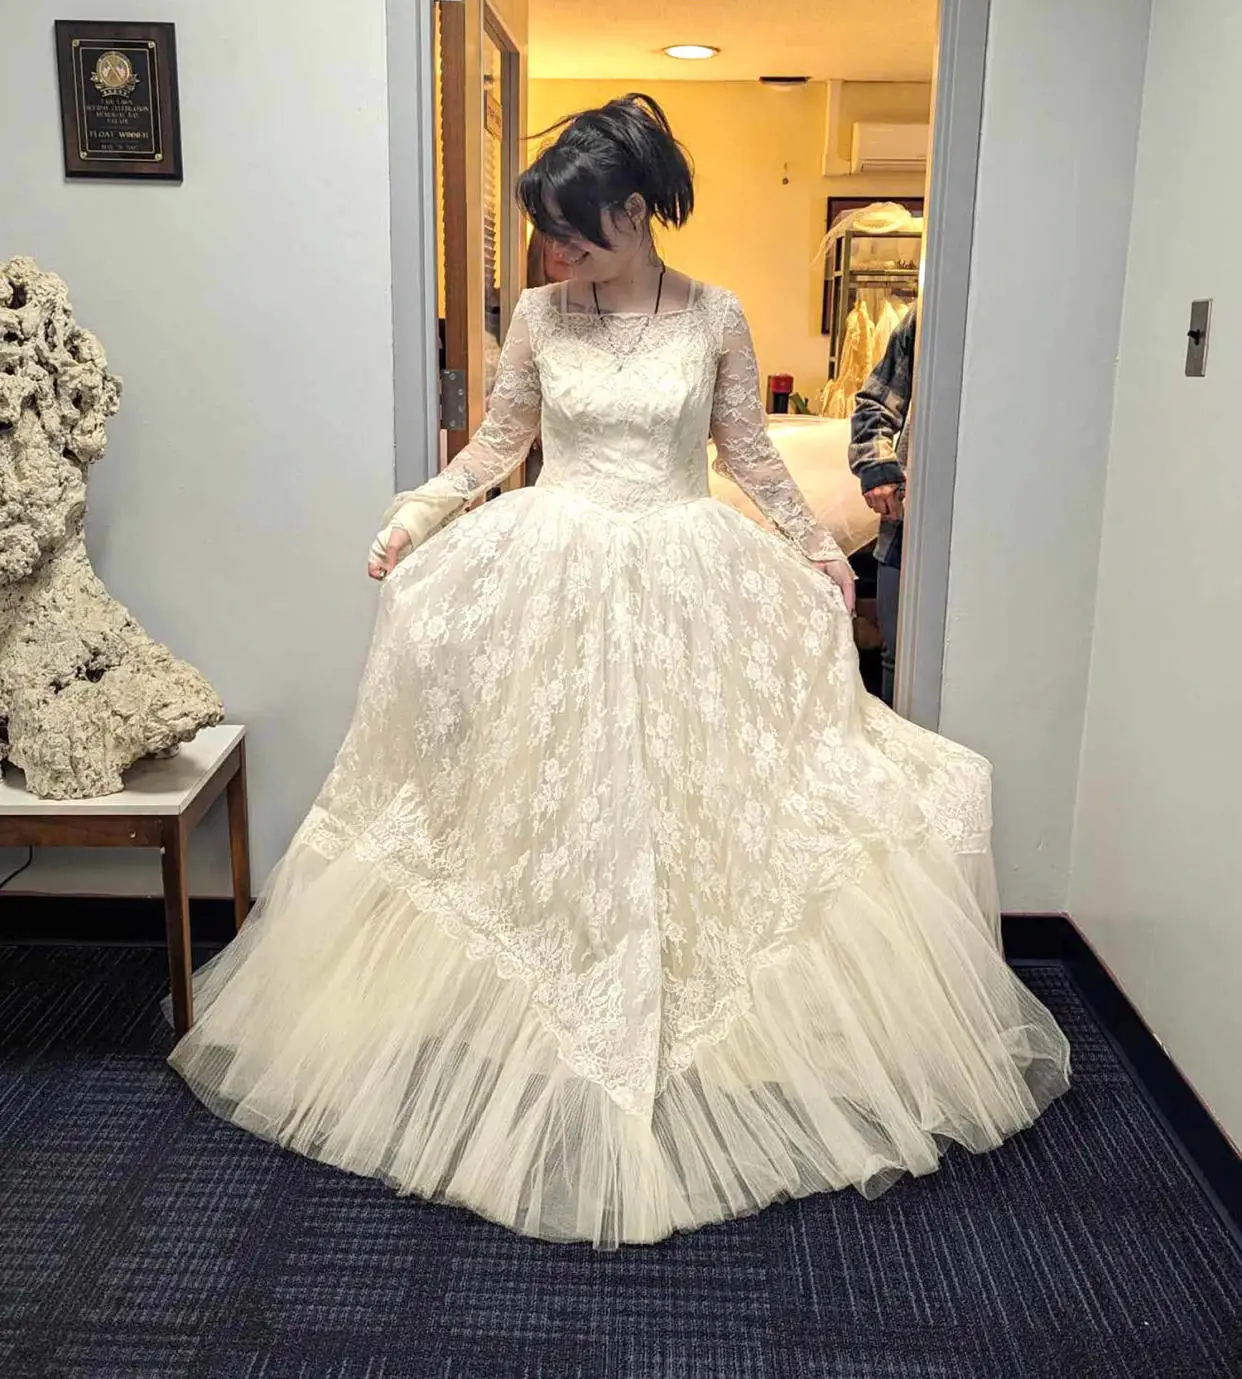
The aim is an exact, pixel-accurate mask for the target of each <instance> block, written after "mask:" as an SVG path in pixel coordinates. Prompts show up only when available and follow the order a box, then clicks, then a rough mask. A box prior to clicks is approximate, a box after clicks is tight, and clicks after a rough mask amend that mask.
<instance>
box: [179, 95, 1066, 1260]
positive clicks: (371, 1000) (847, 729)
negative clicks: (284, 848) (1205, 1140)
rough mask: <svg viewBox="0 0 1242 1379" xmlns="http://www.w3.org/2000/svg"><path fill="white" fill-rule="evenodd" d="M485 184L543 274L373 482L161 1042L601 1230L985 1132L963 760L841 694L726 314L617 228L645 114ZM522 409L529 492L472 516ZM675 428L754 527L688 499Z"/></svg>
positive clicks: (819, 1187) (675, 198) (374, 1168)
mask: <svg viewBox="0 0 1242 1379" xmlns="http://www.w3.org/2000/svg"><path fill="white" fill-rule="evenodd" d="M520 195H521V200H522V203H523V207H524V209H525V210H526V212H527V214H528V215H529V216H530V218H531V219H532V220H533V221H534V223H535V225H536V226H537V227H538V228H539V229H540V230H542V231H543V232H544V233H546V234H547V235H549V236H550V237H551V239H552V240H553V242H554V244H555V245H556V246H557V253H558V255H559V258H560V261H561V267H563V268H564V269H565V270H566V272H567V273H568V281H566V282H563V283H559V284H557V285H554V286H550V287H544V288H539V289H537V290H534V291H528V292H526V293H525V294H523V296H522V298H521V300H520V302H519V304H518V306H517V309H516V312H515V314H514V318H513V321H512V324H511V327H510V329H509V332H508V336H507V339H506V341H505V345H504V350H503V356H502V359H501V362H500V367H499V370H498V373H497V377H496V382H495V387H494V390H493V393H492V398H491V410H490V413H489V415H488V417H487V419H486V421H485V422H484V423H483V425H482V426H481V428H480V429H479V431H478V433H477V434H476V435H475V437H474V438H473V440H472V441H471V443H470V444H469V445H468V446H467V447H466V448H465V449H464V450H463V451H462V453H461V454H460V455H458V456H457V458H456V459H455V460H454V461H453V462H452V464H450V465H449V466H448V468H447V469H445V470H444V471H443V472H442V473H441V474H439V475H438V476H437V477H436V478H435V479H433V480H431V482H429V483H427V484H426V485H424V486H423V487H422V488H420V489H418V490H416V491H415V492H413V493H411V494H405V495H401V496H400V497H399V498H398V500H397V502H396V503H395V504H394V508H393V511H392V512H391V514H390V516H389V518H388V526H387V527H386V528H385V529H384V531H383V532H382V533H381V535H380V537H379V538H378V540H377V544H376V546H375V547H374V548H373V551H372V556H371V566H370V569H371V573H372V575H373V576H375V577H377V578H382V581H383V582H382V586H381V591H380V607H379V612H378V616H377V621H376V627H375V633H374V641H373V645H372V649H371V653H370V657H369V661H368V664H367V667H366V670H365V673H364V675H363V680H362V684H361V688H360V693H359V698H358V703H357V708H356V711H355V716H354V719H353V722H352V724H351V725H350V728H349V730H348V734H347V736H346V738H345V741H344V744H343V745H342V747H341V749H340V752H339V755H338V756H337V759H336V762H335V764H334V766H333V768H332V772H331V774H330V776H329V777H328V780H327V781H326V783H325V784H324V786H323V789H322V792H321V793H320V795H319V797H318V799H317V800H316V802H315V804H314V807H313V808H312V810H311V812H310V814H309V816H308V817H307V819H306V820H305V822H304V823H303V824H302V826H301V828H300V829H299V830H298V833H297V835H296V837H295V838H294V840H293V843H292V845H291V846H290V849H289V851H288V853H287V854H286V856H285V857H284V859H283V860H282V861H281V863H280V864H279V866H278V867H277V869H276V871H275V873H274V874H273V876H272V878H271V879H270V881H269V882H268V884H267V885H266V887H265V889H264V893H263V895H262V898H261V900H260V903H259V906H258V909H257V910H256V912H255V913H254V914H253V915H252V917H251V919H250V920H249V922H248V923H247V924H246V926H245V928H244V929H243V930H242V932H241V934H240V935H239V936H238V938H237V939H236V940H235V941H234V942H233V944H232V945H231V946H230V947H229V948H227V949H226V950H225V951H224V952H223V953H221V954H219V955H218V956H217V957H215V958H214V959H213V960H212V961H211V962H210V963H209V964H207V966H205V967H204V968H203V969H201V970H200V972H199V973H198V974H197V977H196V981H195V1000H196V1004H197V1009H198V1020H197V1023H196V1024H195V1026H194V1027H193V1028H192V1029H191V1031H190V1032H189V1033H188V1034H187V1035H186V1036H185V1037H184V1038H182V1039H181V1041H180V1042H179V1043H178V1044H177V1046H176V1048H175V1049H174V1051H173V1053H172V1055H171V1059H170V1061H171V1063H172V1065H173V1066H174V1067H175V1068H176V1069H177V1070H178V1071H179V1072H180V1073H181V1075H182V1076H183V1077H184V1078H185V1079H186V1081H187V1082H188V1084H189V1085H190V1087H191V1088H192V1089H193V1090H194V1092H195V1093H196V1094H197V1095H198V1096H199V1097H200V1098H202V1100H203V1101H204V1102H205V1103H206V1104H207V1105H208V1106H209V1107H210V1108H211V1109H212V1110H213V1111H215V1112H217V1113H218V1114H219V1115H221V1116H224V1117H227V1118H228V1119H229V1120H231V1121H233V1122H234V1123H236V1124H237V1125H239V1126H242V1127H244V1128H245V1129H247V1130H250V1131H252V1132H254V1133H256V1134H258V1135H261V1136H264V1137H266V1138H268V1139H270V1140H273V1141H275V1142H277V1143H279V1144H281V1145H284V1146H286V1147H288V1148H289V1149H292V1150H296V1151H297V1152H299V1153H302V1154H305V1155H309V1156H312V1157H314V1158H316V1159H319V1160H322V1161H324V1162H326V1163H329V1164H335V1165H338V1166H339V1167H341V1168H343V1169H348V1170H350V1171H352V1172H354V1173H359V1174H369V1175H373V1176H375V1177H377V1178H381V1179H383V1180H384V1181H386V1182H387V1183H389V1184H391V1185H392V1186H393V1187H395V1188H396V1190H397V1191H398V1192H400V1193H414V1194H418V1195H419V1196H421V1197H423V1198H427V1199H432V1200H437V1201H444V1202H452V1203H457V1204H461V1205H464V1206H467V1207H470V1208H472V1209H473V1210H474V1211H475V1212H477V1213H480V1214H482V1215H484V1216H486V1217H488V1218H491V1219H492V1220H494V1221H497V1222H501V1223H503V1224H504V1225H506V1226H508V1227H511V1228H513V1229H514V1230H517V1231H520V1232H523V1233H526V1234H530V1235H535V1236H540V1237H543V1238H545V1239H554V1240H584V1241H590V1242H593V1243H594V1244H596V1245H602V1246H613V1245H617V1244H619V1243H627V1242H648V1241H655V1240H658V1239H660V1238H662V1237H664V1236H666V1235H668V1234H669V1233H671V1232H672V1231H674V1230H679V1229H687V1228H692V1227H696V1226H699V1225H702V1224H703V1223H706V1222H709V1221H717V1220H721V1219H724V1218H728V1217H733V1216H736V1215H739V1214H741V1213H746V1212H750V1211H754V1210H757V1209H759V1208H761V1207H763V1206H764V1205H766V1204H767V1203H770V1202H773V1201H776V1200H778V1199H783V1198H787V1197H790V1196H796V1195H802V1194H808V1193H815V1192H822V1191H827V1190H831V1189H836V1188H843V1187H847V1186H853V1187H855V1188H857V1189H859V1190H861V1191H862V1192H863V1193H865V1194H867V1195H868V1196H872V1195H875V1194H877V1193H878V1192H880V1191H881V1190H883V1189H884V1188H885V1187H887V1186H889V1185H890V1184H891V1183H892V1182H893V1181H894V1180H895V1179H897V1178H898V1177H900V1176H901V1175H902V1174H905V1173H911V1174H923V1173H928V1172H931V1171H932V1170H933V1169H935V1168H936V1166H937V1163H938V1158H939V1155H940V1153H941V1152H942V1151H943V1150H944V1148H945V1147H946V1146H947V1145H948V1144H950V1143H952V1142H956V1143H958V1144H960V1145H964V1146H965V1147H966V1148H968V1149H970V1150H974V1151H983V1150H989V1149H992V1148H994V1147H996V1146H998V1145H999V1144H1001V1142H1002V1141H1003V1140H1004V1139H1005V1138H1006V1137H1007V1136H1010V1135H1012V1134H1014V1133H1015V1132H1017V1131H1019V1130H1021V1129H1023V1128H1024V1127H1027V1126H1029V1125H1030V1124H1031V1123H1032V1122H1033V1121H1034V1120H1035V1119H1036V1117H1037V1116H1038V1115H1039V1113H1040V1111H1041V1110H1042V1109H1043V1107H1044V1106H1046V1105H1047V1103H1048V1102H1049V1101H1050V1100H1051V1099H1052V1098H1053V1097H1055V1096H1056V1095H1058V1094H1059V1093H1060V1092H1061V1091H1063V1090H1064V1088H1065V1086H1066V1085H1067V1077H1068V1071H1069V1056H1068V1049H1067V1045H1066V1041H1065V1039H1064V1037H1063V1035H1062V1034H1061V1032H1060V1030H1059V1029H1058V1028H1057V1026H1056V1024H1055V1023H1054V1021H1053V1019H1052V1017H1051V1016H1050V1015H1049V1013H1048V1012H1047V1011H1046V1010H1045V1009H1044V1007H1043V1006H1042V1005H1040V1004H1039V1003H1038V1002H1037V1001H1036V1000H1035V999H1034V998H1033V997H1032V996H1031V995H1030V994H1029V993H1028V992H1027V991H1026V989H1025V988H1024V987H1023V986H1022V985H1021V984H1020V983H1019V982H1018V981H1017V979H1016V978H1015V977H1014V976H1013V975H1012V973H1011V972H1010V971H1009V969H1008V968H1007V967H1006V965H1005V963H1004V961H1003V958H1002V955H1001V952H1000V946H999V941H998V927H997V914H996V900H995V896H994V882H993V872H992V865H991V860H990V856H989V831H990V814H989V809H990V786H989V768H988V765H987V763H986V762H984V761H983V760H982V759H980V758H979V757H978V756H976V755H974V754H973V753H972V752H970V751H968V750H966V749H964V748H962V747H959V746H956V745H954V744H952V743H950V742H946V741H944V740H943V739H941V738H938V737H936V736H934V735H932V734H930V733H928V732H925V731H923V730H921V729H919V728H917V727H914V726H913V725H911V724H909V723H907V722H905V721H903V720H902V719H900V718H897V717H896V716H894V715H893V714H892V713H890V712H889V711H888V710H887V709H886V708H884V706H883V705H881V704H880V703H879V702H878V701H876V700H874V699H871V698H869V697H868V696H867V694H866V693H865V692H864V690H863V687H862V683H861V681H860V679H859V675H858V668H857V660H856V655H855V651H854V648H853V642H852V636H851V618H850V608H851V602H852V597H853V594H852V582H851V576H850V570H849V566H848V564H847V563H846V562H845V561H844V559H843V558H842V557H841V554H840V551H839V550H838V549H837V548H836V546H835V544H834V542H833V540H832V537H831V536H830V535H829V534H828V533H827V532H826V531H825V530H823V529H822V528H821V527H819V526H818V525H817V523H816V521H815V519H814V517H813V516H812V515H811V513H810V512H809V510H808V509H807V507H806V505H805V503H804V501H803V500H802V497H801V495H800V494H799V492H798V491H797V489H796V488H795V487H794V485H793V483H792V482H791V480H790V479H789V476H788V473H787V472H786V471H785V469H784V467H783V465H782V464H781V462H780V459H779V457H778V455H777V454H776V451H775V449H774V447H773V446H772V444H771V443H770V442H769V440H768V439H767V436H766V433H765V419H764V413H763V409H762V405H761V402H760V397H759V387H758V378H757V367H756V361H755V355H754V351H753V349H752V346H751V340H750V334H749V331H748V329H747V325H746V321H745V318H744V316H743V314H742V310H741V307H740V306H739V304H738V302H737V299H736V298H735V297H733V296H732V295H731V294H730V293H729V292H727V291H724V290H722V289H720V288H717V287H709V286H706V285H703V284H700V283H697V282H694V281H692V280H690V279H688V278H686V277H684V276H682V275H681V274H678V273H675V272H672V271H666V270H665V268H664V265H663V264H662V263H661V262H660V260H659V259H658V257H657V256H656V254H655V252H654V249H653V245H652V239H651V225H652V222H653V220H654V221H656V222H659V223H663V224H667V225H680V224H682V223H683V222H684V220H685V219H686V217H687V216H688V215H689V214H690V210H691V207H692V203H693V192H692V184H691V177H690V172H689V168H688V165H687V163H686V160H685V158H684V155H683V154H682V152H681V150H680V149H679V147H678V146H677V144H676V142H675V141H674V139H673V137H672V134H671V132H670V130H669V128H668V125H667V122H666V120H665V119H664V116H663V114H662V112H661V111H660V110H659V108H658V106H656V105H655V104H654V102H652V101H650V100H649V99H647V98H645V97H640V96H637V97H628V98H626V99H625V100H621V101H615V102H612V103H611V104H609V105H608V106H606V107H604V108H603V109H601V110H598V111H593V112H588V113H587V114H584V115H582V116H579V117H577V118H576V119H574V120H573V121H572V122H569V123H568V124H567V125H566V126H565V127H564V128H563V130H562V132H561V133H560V136H559V138H558V139H557V141H556V142H555V143H554V144H553V145H552V146H551V147H550V148H548V149H546V150H545V151H544V152H543V153H542V154H541V155H540V156H539V158H538V159H537V161H536V162H535V163H534V164H533V166H532V167H531V169H530V170H529V171H528V172H527V173H526V174H525V175H524V176H523V179H522V182H521V191H520ZM540 430H542V439H543V448H544V468H543V472H542V474H541V476H540V479H539V482H538V484H537V485H536V486H534V487H533V488H524V489H518V490H516V491H514V492H509V493H505V494H503V495H502V496H500V497H499V498H497V499H495V500H494V501H491V502H488V503H484V504H482V505H481V506H475V507H473V508H470V507H469V505H470V504H471V503H472V501H473V500H474V499H476V498H478V497H479V496H480V495H482V494H484V493H485V492H487V491H488V490H490V489H492V488H493V487H494V486H496V485H497V484H498V483H500V481H501V480H502V479H503V478H504V477H505V476H506V475H507V474H509V473H510V472H511V471H512V470H513V469H514V468H515V467H516V466H517V465H518V464H519V463H520V462H521V460H522V458H523V456H524V454H525V453H526V450H527V448H528V446H529V445H530V443H531V441H532V438H533V437H534V436H535V435H536V433H537V432H539V431H540ZM709 435H710V437H711V439H713V440H714V442H715V445H716V449H717V453H718V457H719V458H718V464H719V465H721V466H723V468H724V469H725V470H726V471H727V472H728V473H729V475H730V476H732V478H733V479H734V480H735V482H736V483H737V484H739V485H740V486H741V487H742V488H743V489H744V490H745V491H746V493H747V494H748V495H750V497H751V498H752V499H753V501H754V502H755V504H756V505H757V506H758V507H759V508H760V509H761V510H762V511H763V512H764V513H765V514H766V515H767V517H768V518H769V519H770V520H771V522H772V523H773V525H774V526H775V527H776V529H777V531H778V533H779V535H774V534H772V533H769V532H766V531H764V530H762V529H761V528H760V527H759V526H757V525H756V524H755V523H753V522H751V521H749V520H748V519H747V518H745V517H743V516H741V515H740V514H739V513H737V512H735V511H734V510H732V509H731V508H729V507H728V506H726V505H724V504H723V503H720V502H717V501H716V500H714V499H712V498H711V497H710V496H709V494H708V477H707V461H706V453H707V442H708V439H709Z"/></svg>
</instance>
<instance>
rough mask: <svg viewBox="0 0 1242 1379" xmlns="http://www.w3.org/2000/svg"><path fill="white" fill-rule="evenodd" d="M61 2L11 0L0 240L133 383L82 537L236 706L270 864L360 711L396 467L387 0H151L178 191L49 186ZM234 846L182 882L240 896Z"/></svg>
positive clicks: (212, 847)
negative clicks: (177, 80)
mask: <svg viewBox="0 0 1242 1379" xmlns="http://www.w3.org/2000/svg"><path fill="white" fill-rule="evenodd" d="M69 12H71V13H72V16H73V17H75V18H82V19H89V18H115V17H116V6H115V5H113V4H105V3H103V2H102V0H81V3H78V4H75V5H73V6H72V7H71V11H69ZM69 12H67V11H66V10H65V7H64V6H57V5H53V4H51V3H49V0H21V3H20V4H16V3H15V4H10V5H6V6H5V12H4V51H5V58H6V62H5V68H6V76H5V79H4V81H3V82H0V166H3V169H4V192H3V198H2V199H0V257H8V256H9V255H11V254H14V253H27V254H31V255H33V256H34V257H35V258H36V259H37V260H38V261H39V262H40V264H41V265H42V266H43V267H44V268H47V269H50V270H52V271H55V272H57V273H59V274H60V275H61V276H62V277H63V278H64V279H65V280H66V281H67V282H68V284H69V287H70V292H71V296H72V299H73V302H74V306H75V308H76V311H77V316H78V319H79V321H80V322H81V323H82V324H83V325H85V326H87V327H89V328H90V329H92V330H94V331H95V332H96V333H97V334H98V335H99V336H100V338H101V339H102V340H103V343H104V346H105V348H106V349H107V351H108V356H109V359H110V361H111V363H112V365H113V367H114V368H115V369H116V370H117V371H118V372H119V373H120V374H121V375H122V376H123V378H124V380H125V396H124V400H123V405H122V410H121V412H120V414H119V415H118V416H117V417H116V418H115V419H114V421H113V422H112V424H111V426H110V428H109V435H110V445H109V450H108V453H107V455H106V456H105V457H104V459H103V460H102V461H101V462H100V464H99V466H98V468H97V469H96V470H95V473H94V476H93V478H92V481H91V489H90V502H91V510H90V517H89V523H88V534H89V540H90V545H91V549H92V553H93V555H94V558H95V560H96V562H97V566H98V569H99V572H100V574H101V575H102V576H103V578H104V580H105V581H106V583H107V585H108V587H109V589H110V590H111V592H112V593H113V594H114V595H115V596H116V597H118V598H120V599H121V600H123V601H124V602H125V603H127V604H128V605H129V606H130V607H131V608H132V609H133V611H134V613H135V614H136V616H137V617H138V618H139V619H140V620H141V621H142V622H143V623H144V625H145V626H146V627H147V628H148V630H149V631H150V632H151V633H152V634H154V635H155V636H156V637H159V638H161V639H164V640H166V641H167V642H168V643H169V644H170V645H171V646H172V647H173V648H174V649H175V650H176V651H177V652H178V653H180V654H182V655H184V656H185V657H187V658H188V659H189V660H191V661H193V662H194V663H195V664H196V665H197V666H198V667H199V668H200V669H201V670H203V671H204V672H205V673H206V674H207V675H208V676H209V677H210V678H211V680H212V681H213V683H214V684H215V685H216V687H217V688H218V689H219V691H220V692H221V694H222V695H223V697H224V700H225V704H226V706H227V709H228V714H229V718H230V719H231V720H232V721H240V722H244V723H246V724H248V725H249V726H250V729H251V732H252V734H253V736H252V750H251V790H252V810H253V829H254V846H255V864H256V871H257V873H258V875H259V876H262V875H263V874H264V873H265V872H266V870H267V869H268V868H269V867H270V866H271V865H272V863H273V862H274V861H275V860H276V858H277V857H278V856H279V853H280V851H281V850H282V849H283V847H284V846H285V844H286V843H287V841H288V838H289V835H290V833H291V832H292V829H293V828H294V826H295V825H296V823H297V821H298V819H299V818H300V817H301V815H302V813H303V812H304V810H305V808H306V806H307V804H308V803H309V801H310V799H311V797H312V795H313V792H314V790H315V788H316V787H317V785H318V784H319V782H320V781H321V780H322V778H323V775H324V774H325V772H326V770H327V768H328V766H329V764H330V762H331V758H332V754H333V752H334V751H335V748H336V746H337V744H338V743H339V741H340V737H341V734H342V732H343V731H344V728H345V725H346V723H347V721H348V716H349V712H350V709H351V706H352V703H353V696H354V689H355V685H356V682H357V676H358V673H359V669H360V666H361V662H362V658H363V656H364V654H365V650H366V645H367V641H368V638H369V634H370V628H371V620H372V610H373V606H374V595H373V589H372V587H371V586H370V584H369V582H368V581H367V579H366V577H365V573H364V569H363V565H364V559H365V552H366V547H367V544H368V542H369V541H370V538H371V536H372V534H373V532H374V529H375V524H376V519H377V517H378V516H379V514H380V512H381V511H382V508H383V505H384V503H385V501H386V500H387V498H388V496H389V495H390V493H391V491H392V484H393V479H392V475H393V455H392V450H393V387H392V327H391V306H390V281H391V274H390V265H389V235H388V224H389V221H388V217H389V205H388V162H387V157H388V142H387V126H386V121H387V110H386V104H385V37H384V10H383V6H382V5H381V4H378V3H377V4H373V5H350V4H346V3H345V0H334V3H317V4H305V3H296V0H264V3H262V4H258V5H255V4H249V3H243V2H242V0H212V3H211V4H203V3H190V2H189V0H162V2H161V3H158V4H154V5H150V6H148V7H147V9H146V10H145V11H144V17H150V18H152V19H171V20H174V21H175V22H176V24H177V44H178V59H179V64H180V75H181V109H182V132H183V137H184V150H185V183H184V185H183V186H181V187H171V186H169V187H164V186H140V185H134V184H105V183H84V182H76V183H72V184H70V183H66V181H65V180H64V178H63V175H62V160H61V147H60V119H59V113H58V98H57V84H56V66H55V56H54V49H53V38H52V24H53V20H54V19H55V18H58V17H64V16H65V15H66V13H69ZM223 853H224V844H223V840H222V837H221V834H220V830H219V825H218V821H217V822H216V823H215V827H214V829H211V830H208V831H207V835H206V836H205V837H203V838H201V839H200V840H199V846H198V847H197V848H196V849H195V854H194V874H193V882H194V886H195V889H196V890H197V891H199V892H219V893H224V892H226V891H227V885H228V883H227V866H226V865H224V856H223ZM3 860H7V859H3V858H0V861H3ZM158 881H159V877H158V869H157V867H156V866H155V863H154V861H153V860H152V859H149V858H146V859H144V858H141V857H138V856H133V855H126V854H116V855H113V856H104V855H102V854H96V855H93V856H92V855H89V854H88V855H85V856H73V857H66V856H64V855H60V856H58V855H56V854H42V855H41V856H40V859H39V863H38V865H37V868H36V869H35V871H34V872H33V873H29V874H28V875H27V876H26V877H23V878H22V882H21V884H22V885H26V884H27V883H29V884H31V885H33V886H37V887H43V888H48V889H67V888H72V889H78V888H81V889H87V890H90V889H98V890H104V891H121V892H124V891H131V890H155V889H157V888H158Z"/></svg>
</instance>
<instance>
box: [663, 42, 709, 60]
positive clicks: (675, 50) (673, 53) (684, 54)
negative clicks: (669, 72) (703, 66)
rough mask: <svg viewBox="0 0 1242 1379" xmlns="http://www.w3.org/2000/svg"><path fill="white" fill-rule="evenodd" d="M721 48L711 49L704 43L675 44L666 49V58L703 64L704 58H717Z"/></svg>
mask: <svg viewBox="0 0 1242 1379" xmlns="http://www.w3.org/2000/svg"><path fill="white" fill-rule="evenodd" d="M719 51H720V49H719V48H709V47H707V45H706V44H703V43H674V44H673V46H672V47H671V48H665V50H664V54H665V56H666V57H679V58H681V59H683V61H686V62H702V61H703V59H704V58H709V57H715V56H716V54H717V53H718V52H719Z"/></svg>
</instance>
